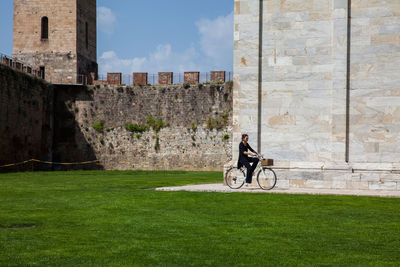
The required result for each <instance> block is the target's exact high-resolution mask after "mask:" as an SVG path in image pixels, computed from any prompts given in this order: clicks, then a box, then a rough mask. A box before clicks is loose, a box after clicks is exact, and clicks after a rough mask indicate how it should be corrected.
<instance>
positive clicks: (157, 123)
mask: <svg viewBox="0 0 400 267" xmlns="http://www.w3.org/2000/svg"><path fill="white" fill-rule="evenodd" d="M147 123H148V125H150V126H151V128H153V130H154V131H155V132H156V133H158V132H159V131H160V130H161V129H162V128H165V127H167V124H165V123H164V122H163V120H162V119H161V118H158V119H154V118H153V117H152V116H149V117H148V118H147Z"/></svg>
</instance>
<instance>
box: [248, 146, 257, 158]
mask: <svg viewBox="0 0 400 267" xmlns="http://www.w3.org/2000/svg"><path fill="white" fill-rule="evenodd" d="M247 147H248V148H249V150H250V151H251V152H253V153H254V154H256V155H259V154H258V153H257V152H256V151H255V150H254V149H253V148H252V147H251V146H250V145H249V144H247ZM253 153H250V152H247V155H249V156H253V155H254V154H253Z"/></svg>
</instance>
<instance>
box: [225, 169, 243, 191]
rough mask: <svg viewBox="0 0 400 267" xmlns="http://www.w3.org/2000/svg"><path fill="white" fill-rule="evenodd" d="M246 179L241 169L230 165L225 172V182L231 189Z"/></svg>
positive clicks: (237, 186)
mask: <svg viewBox="0 0 400 267" xmlns="http://www.w3.org/2000/svg"><path fill="white" fill-rule="evenodd" d="M245 180H246V174H245V173H244V171H243V170H242V169H238V168H237V167H232V168H230V169H229V170H227V171H226V173H225V182H226V184H227V185H228V186H229V187H230V188H232V189H239V188H241V187H242V186H243V184H244V182H245Z"/></svg>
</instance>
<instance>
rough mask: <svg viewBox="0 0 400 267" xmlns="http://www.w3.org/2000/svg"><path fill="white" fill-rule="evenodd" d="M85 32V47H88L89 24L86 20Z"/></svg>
mask: <svg viewBox="0 0 400 267" xmlns="http://www.w3.org/2000/svg"><path fill="white" fill-rule="evenodd" d="M85 32H86V35H85V38H86V49H89V25H88V23H87V22H86V25H85Z"/></svg>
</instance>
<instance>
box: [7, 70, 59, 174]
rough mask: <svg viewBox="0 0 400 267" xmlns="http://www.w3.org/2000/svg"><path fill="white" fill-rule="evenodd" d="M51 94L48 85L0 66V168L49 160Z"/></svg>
mask: <svg viewBox="0 0 400 267" xmlns="http://www.w3.org/2000/svg"><path fill="white" fill-rule="evenodd" d="M53 92H54V90H53V86H52V85H51V84H49V83H46V82H44V81H43V80H41V79H39V78H37V77H35V76H33V75H28V74H26V73H23V72H22V70H21V72H20V71H16V70H14V69H12V68H11V67H9V66H7V65H5V64H0V136H1V138H0V166H1V165H5V164H9V163H16V162H21V161H25V160H29V159H32V158H35V159H40V160H52V145H53V121H54V120H53V107H54V106H53V96H54V95H53ZM31 167H32V166H31V165H29V166H20V167H19V169H20V170H21V169H26V168H28V170H29V169H30V168H31ZM0 171H1V170H0Z"/></svg>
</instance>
